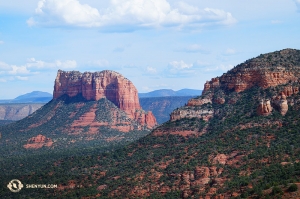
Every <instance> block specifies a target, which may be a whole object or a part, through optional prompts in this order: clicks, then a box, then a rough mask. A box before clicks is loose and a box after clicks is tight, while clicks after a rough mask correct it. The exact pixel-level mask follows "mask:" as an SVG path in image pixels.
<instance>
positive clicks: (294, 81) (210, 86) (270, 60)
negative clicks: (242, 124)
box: [170, 49, 300, 121]
mask: <svg viewBox="0 0 300 199" xmlns="http://www.w3.org/2000/svg"><path fill="white" fill-rule="evenodd" d="M299 52H300V51H299V50H294V49H284V50H281V51H276V52H273V53H268V54H264V55H262V54H261V55H260V56H258V57H256V58H253V59H250V60H247V61H246V62H244V63H242V64H239V65H237V66H236V67H234V68H233V69H231V70H230V71H228V72H227V73H225V74H223V75H222V76H221V77H216V78H212V79H211V80H210V81H207V82H206V83H205V84H204V90H203V93H202V96H200V97H197V98H194V99H191V100H189V102H188V103H187V105H186V106H184V107H181V108H180V109H177V110H175V111H173V112H172V113H171V115H170V120H171V121H175V120H178V119H182V118H193V117H196V118H202V119H203V120H206V121H208V120H209V119H210V118H212V117H213V116H215V115H218V111H216V110H214V109H213V108H209V107H211V106H210V105H209V104H220V105H222V104H224V103H228V104H235V103H236V101H237V100H238V97H239V93H242V92H243V91H246V90H249V89H251V88H254V87H258V88H260V89H267V88H271V89H273V93H272V94H273V95H272V96H268V98H266V97H265V96H262V97H261V98H260V99H258V100H257V103H259V104H258V105H257V107H256V109H257V114H258V115H264V116H268V115H270V114H271V113H272V111H273V110H277V111H279V112H280V114H282V115H285V114H286V113H287V111H288V108H289V106H292V104H293V102H292V101H293V100H292V99H291V98H289V99H287V97H290V96H292V95H295V94H297V93H298V92H299V82H300V79H299V78H300V53H299ZM278 86H279V87H278ZM276 87H278V88H277V89H279V90H276V89H275V88H276ZM275 90H276V92H275ZM204 104H207V105H206V106H203V105H204ZM200 107H201V108H200Z"/></svg>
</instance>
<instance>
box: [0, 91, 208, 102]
mask: <svg viewBox="0 0 300 199" xmlns="http://www.w3.org/2000/svg"><path fill="white" fill-rule="evenodd" d="M201 93H202V90H196V89H187V88H185V89H181V90H178V91H174V90H172V89H160V90H155V91H151V92H149V93H139V98H149V97H172V96H199V95H201ZM50 100H52V94H50V93H47V92H42V91H33V92H31V93H26V94H24V95H20V96H18V97H16V98H15V99H8V100H0V103H2V104H6V103H47V102H49V101H50Z"/></svg>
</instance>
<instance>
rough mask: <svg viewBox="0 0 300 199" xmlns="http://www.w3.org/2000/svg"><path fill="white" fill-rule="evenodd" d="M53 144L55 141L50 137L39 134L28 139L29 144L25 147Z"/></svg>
mask: <svg viewBox="0 0 300 199" xmlns="http://www.w3.org/2000/svg"><path fill="white" fill-rule="evenodd" d="M52 144H53V141H52V140H51V139H50V138H47V137H46V136H44V135H41V134H39V135H37V136H36V137H32V138H30V139H29V140H28V141H27V144H25V145H24V146H23V147H24V148H25V149H29V148H32V149H39V148H42V147H43V146H46V147H51V146H52Z"/></svg>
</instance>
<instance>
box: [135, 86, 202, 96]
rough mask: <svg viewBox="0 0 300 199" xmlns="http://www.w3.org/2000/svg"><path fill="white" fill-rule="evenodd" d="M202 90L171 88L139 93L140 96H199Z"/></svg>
mask: <svg viewBox="0 0 300 199" xmlns="http://www.w3.org/2000/svg"><path fill="white" fill-rule="evenodd" d="M201 93H202V90H196V89H187V88H185V89H181V90H178V91H174V90H172V89H160V90H155V91H151V92H149V93H139V97H140V98H145V97H167V96H199V95H201Z"/></svg>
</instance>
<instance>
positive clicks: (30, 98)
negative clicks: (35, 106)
mask: <svg viewBox="0 0 300 199" xmlns="http://www.w3.org/2000/svg"><path fill="white" fill-rule="evenodd" d="M51 99H52V94H50V93H47V92H42V91H33V92H31V93H26V94H24V95H20V96H18V97H16V98H15V99H8V100H0V103H3V104H4V103H47V102H49V101H50V100H51Z"/></svg>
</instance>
